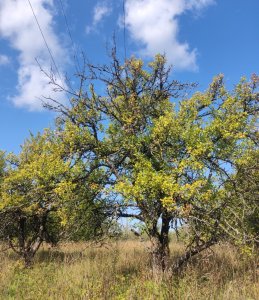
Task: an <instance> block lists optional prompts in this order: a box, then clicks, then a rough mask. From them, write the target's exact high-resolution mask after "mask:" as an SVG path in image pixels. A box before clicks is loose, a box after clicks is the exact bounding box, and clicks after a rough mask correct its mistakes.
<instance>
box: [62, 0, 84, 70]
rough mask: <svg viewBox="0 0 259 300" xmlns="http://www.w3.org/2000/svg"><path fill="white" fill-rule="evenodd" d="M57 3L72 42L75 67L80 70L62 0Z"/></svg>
mask: <svg viewBox="0 0 259 300" xmlns="http://www.w3.org/2000/svg"><path fill="white" fill-rule="evenodd" d="M59 4H60V7H61V11H62V15H63V17H64V20H65V24H66V28H67V32H68V36H69V38H70V40H71V44H72V48H73V52H74V63H75V68H76V70H77V71H79V70H80V63H79V59H78V53H77V50H76V47H75V42H74V39H73V37H72V33H71V30H70V26H69V23H68V19H67V16H66V13H65V9H64V4H63V1H62V0H59Z"/></svg>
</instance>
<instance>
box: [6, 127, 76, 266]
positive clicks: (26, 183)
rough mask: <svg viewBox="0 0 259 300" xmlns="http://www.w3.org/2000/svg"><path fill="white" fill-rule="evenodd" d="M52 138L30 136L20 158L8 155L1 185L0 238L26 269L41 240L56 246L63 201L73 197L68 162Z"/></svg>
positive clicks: (60, 228) (47, 136) (48, 135)
mask: <svg viewBox="0 0 259 300" xmlns="http://www.w3.org/2000/svg"><path fill="white" fill-rule="evenodd" d="M52 138H53V135H51V133H50V132H45V133H44V134H43V135H37V136H35V137H33V136H31V138H30V139H29V140H27V141H26V142H25V144H24V145H23V147H22V151H21V153H20V155H19V156H14V155H11V156H9V166H8V168H7V171H6V174H5V176H4V180H3V182H2V185H1V186H2V197H1V202H0V214H1V224H0V227H1V235H2V237H3V238H4V239H5V240H6V242H7V243H8V244H9V246H10V247H11V248H12V249H13V250H14V251H15V252H16V253H18V254H19V255H20V256H22V257H23V259H24V261H25V264H26V266H29V265H30V264H31V263H32V259H33V257H34V255H35V253H36V251H37V250H38V249H39V247H40V246H41V244H42V243H43V241H45V242H48V243H56V242H57V240H58V237H59V233H60V231H61V230H62V220H63V206H64V205H63V201H64V200H66V199H67V198H69V197H72V196H71V195H72V194H71V192H72V189H73V184H72V183H71V182H69V181H67V177H66V175H67V173H68V172H69V162H64V161H63V160H62V159H61V158H60V157H59V152H58V151H56V150H58V149H55V148H54V143H52Z"/></svg>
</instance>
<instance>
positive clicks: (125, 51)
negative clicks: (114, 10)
mask: <svg viewBox="0 0 259 300" xmlns="http://www.w3.org/2000/svg"><path fill="white" fill-rule="evenodd" d="M122 1H123V5H122V9H123V46H124V62H126V59H127V49H126V10H125V0H122Z"/></svg>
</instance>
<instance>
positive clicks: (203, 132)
mask: <svg viewBox="0 0 259 300" xmlns="http://www.w3.org/2000/svg"><path fill="white" fill-rule="evenodd" d="M87 67H88V70H86V69H85V70H84V71H83V72H82V73H81V74H79V75H78V76H79V78H80V88H79V91H78V92H77V91H73V92H71V93H72V98H71V101H70V104H71V106H70V107H65V106H64V105H61V104H59V105H56V104H57V103H56V102H55V103H53V105H48V107H49V108H51V109H54V110H56V111H58V112H60V113H61V115H60V117H59V118H58V131H59V132H60V137H61V139H62V141H63V143H64V145H66V146H65V148H66V151H67V153H70V155H73V156H74V159H76V160H77V161H78V162H80V164H81V165H83V166H84V167H83V168H84V173H85V176H84V177H82V180H85V181H87V180H88V179H89V178H91V176H95V178H96V180H97V179H98V180H97V181H98V184H99V187H101V188H102V193H101V194H102V197H104V196H105V199H107V201H109V204H111V207H112V208H113V209H114V211H115V214H116V215H117V216H118V217H130V218H132V217H133V218H136V219H137V220H139V221H141V222H143V223H144V224H145V230H146V232H147V234H148V236H149V237H150V241H151V245H152V247H151V252H152V263H153V268H154V269H155V270H165V269H166V268H167V267H168V258H169V230H170V227H174V228H175V230H177V228H178V227H179V226H180V225H181V224H186V225H187V226H188V232H189V233H190V237H189V241H188V245H187V250H186V253H185V255H184V256H183V257H181V258H180V260H179V261H178V262H176V263H175V266H174V267H175V268H176V269H178V268H179V267H181V266H182V265H183V263H185V262H186V261H187V260H188V259H189V258H190V257H192V256H193V255H195V254H197V253H199V252H201V251H202V250H204V249H207V248H208V247H210V246H212V245H213V244H215V243H217V242H218V241H220V240H221V239H222V238H223V236H224V234H223V231H224V230H223V229H224V228H223V227H224V225H226V224H227V222H226V218H228V216H229V214H227V208H229V205H230V202H231V201H230V198H231V197H230V194H229V192H228V188H227V186H232V187H233V188H234V186H235V182H236V174H237V166H238V162H239V161H240V160H243V161H246V160H248V159H249V157H250V156H251V153H253V152H254V151H255V148H256V142H257V137H256V134H255V127H254V126H255V120H256V112H257V107H256V101H257V100H258V93H257V92H256V89H257V87H258V77H256V76H254V77H253V78H252V81H251V82H247V81H245V80H242V81H241V83H240V84H239V85H237V87H236V89H235V90H234V91H233V93H230V92H228V91H227V90H226V89H225V87H224V83H223V76H218V77H216V78H215V79H214V81H213V82H212V84H211V85H210V87H209V89H208V90H207V91H206V92H205V93H196V94H194V95H193V96H192V97H191V98H190V99H183V100H179V97H180V96H181V97H183V95H184V93H185V92H186V89H188V88H190V86H191V85H189V84H182V83H179V82H178V81H176V80H171V79H170V77H169V75H170V69H168V68H167V67H166V60H165V58H164V57H163V56H161V55H158V56H156V58H155V60H154V61H153V62H152V63H150V64H149V68H145V67H144V65H143V62H142V61H141V60H138V59H135V58H131V59H129V60H127V61H126V62H125V63H124V64H120V62H119V60H118V59H117V57H116V53H115V52H113V55H112V62H111V64H110V65H105V66H93V65H91V64H89V65H88V66H87ZM87 71H89V72H87ZM88 79H89V80H90V88H89V90H87V91H86V90H85V89H84V84H85V83H86V82H87V80H88ZM93 80H97V81H98V83H100V82H101V83H104V84H105V87H106V89H105V91H106V92H105V94H104V95H102V96H99V95H98V93H97V91H96V90H95V89H94V86H93V84H92V82H93ZM98 173H99V174H101V176H96V174H98ZM99 195H100V194H99ZM160 222H161V226H160V225H159V224H160ZM223 223H224V225H223ZM224 232H225V233H226V231H224Z"/></svg>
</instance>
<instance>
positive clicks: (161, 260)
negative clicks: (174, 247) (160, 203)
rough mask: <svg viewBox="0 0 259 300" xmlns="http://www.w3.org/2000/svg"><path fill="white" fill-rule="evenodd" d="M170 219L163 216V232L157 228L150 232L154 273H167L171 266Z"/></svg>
mask: <svg viewBox="0 0 259 300" xmlns="http://www.w3.org/2000/svg"><path fill="white" fill-rule="evenodd" d="M170 220H171V219H170V218H169V217H167V216H166V215H162V227H161V232H160V233H159V232H158V231H157V228H156V226H154V227H153V228H152V230H150V231H149V236H150V241H151V255H152V268H153V272H156V273H157V272H165V271H166V270H167V269H168V266H169V257H170V249H169V228H170V226H169V224H170Z"/></svg>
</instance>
